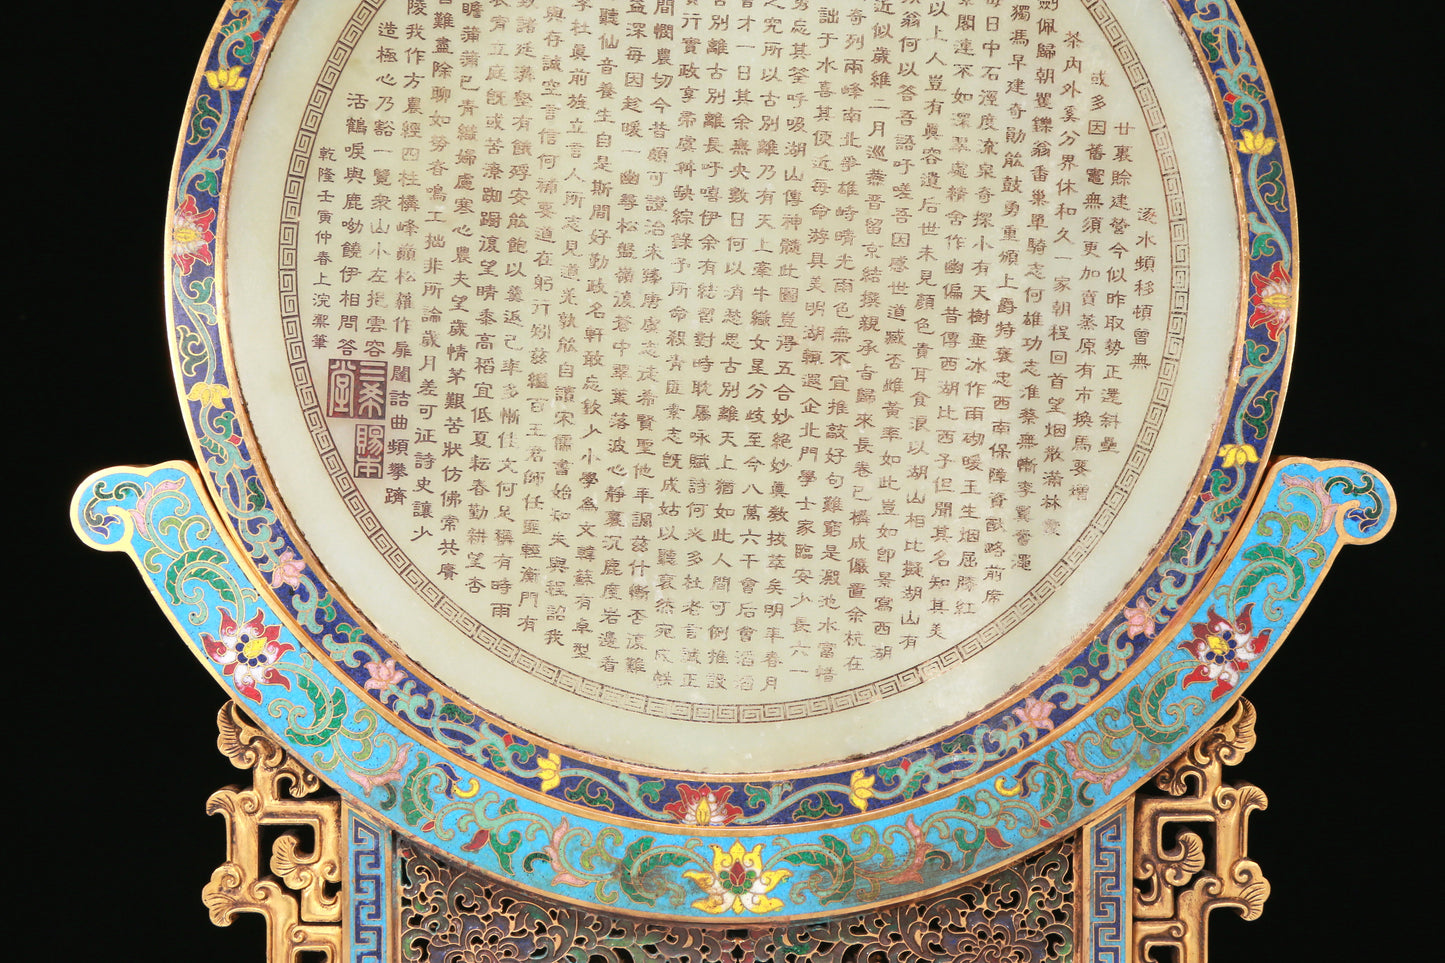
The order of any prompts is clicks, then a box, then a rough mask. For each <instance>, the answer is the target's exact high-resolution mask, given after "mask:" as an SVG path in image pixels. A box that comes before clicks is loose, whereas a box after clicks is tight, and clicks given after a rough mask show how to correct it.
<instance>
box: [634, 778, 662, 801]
mask: <svg viewBox="0 0 1445 963" xmlns="http://www.w3.org/2000/svg"><path fill="white" fill-rule="evenodd" d="M662 785H663V784H662V780H661V779H649V780H647V782H644V783H639V784H638V786H637V795H638V798H640V799H645V800H647V801H648V802H652V803H655V802H657V801H658V800H660V799H661V798H662Z"/></svg>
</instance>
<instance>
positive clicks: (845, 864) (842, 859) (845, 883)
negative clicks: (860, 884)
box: [818, 836, 857, 903]
mask: <svg viewBox="0 0 1445 963" xmlns="http://www.w3.org/2000/svg"><path fill="white" fill-rule="evenodd" d="M819 841H820V842H821V843H822V844H823V846H824V848H826V849H827V850H828V851H829V852H830V853H832V854H833V856H834V857H835V858H836V859H837V860H838V868H837V869H836V870H834V872H833V889H832V891H831V892H830V893H827V894H826V895H819V897H818V898H819V900H821V901H822V902H824V903H835V902H837V901H838V900H841V899H843V898H844V897H845V896H847V895H848V894H849V893H851V892H852V891H853V884H854V883H855V882H856V881H857V871H856V870H855V869H854V863H853V854H852V853H851V852H849V851H848V844H847V843H845V842H843V840H841V839H839V838H838V837H837V836H823V837H822V838H821V839H820V840H819Z"/></svg>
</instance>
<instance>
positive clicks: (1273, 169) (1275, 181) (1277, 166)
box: [1256, 160, 1289, 213]
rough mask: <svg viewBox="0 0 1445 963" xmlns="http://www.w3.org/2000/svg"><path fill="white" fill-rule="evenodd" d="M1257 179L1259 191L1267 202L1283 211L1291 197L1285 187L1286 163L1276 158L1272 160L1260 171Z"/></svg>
mask: <svg viewBox="0 0 1445 963" xmlns="http://www.w3.org/2000/svg"><path fill="white" fill-rule="evenodd" d="M1256 181H1257V182H1258V184H1259V193H1260V195H1261V196H1262V197H1263V198H1264V199H1265V202H1266V203H1267V204H1269V206H1270V207H1272V208H1274V209H1275V210H1276V211H1279V212H1281V213H1283V212H1284V210H1285V208H1286V206H1287V204H1286V200H1287V199H1288V197H1289V194H1288V193H1287V192H1286V191H1285V189H1284V165H1283V164H1281V163H1280V162H1279V161H1276V160H1272V161H1270V162H1269V163H1268V164H1267V165H1265V166H1264V169H1263V170H1262V171H1260V173H1259V176H1258V177H1257V178H1256Z"/></svg>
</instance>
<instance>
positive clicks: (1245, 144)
mask: <svg viewBox="0 0 1445 963" xmlns="http://www.w3.org/2000/svg"><path fill="white" fill-rule="evenodd" d="M1234 146H1235V147H1237V148H1239V152H1240V153H1241V154H1268V153H1269V152H1270V151H1272V150H1274V138H1273V137H1266V136H1264V131H1262V130H1246V131H1241V132H1240V135H1239V140H1237V141H1235V143H1234Z"/></svg>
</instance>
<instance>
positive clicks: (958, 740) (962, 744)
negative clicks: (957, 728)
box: [938, 732, 973, 755]
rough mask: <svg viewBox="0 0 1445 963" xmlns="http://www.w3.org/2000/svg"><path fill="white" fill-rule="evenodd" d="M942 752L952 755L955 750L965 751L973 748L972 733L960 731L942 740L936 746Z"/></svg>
mask: <svg viewBox="0 0 1445 963" xmlns="http://www.w3.org/2000/svg"><path fill="white" fill-rule="evenodd" d="M938 748H939V749H940V750H941V751H942V752H944V753H947V754H949V755H952V754H953V753H955V752H967V751H969V750H970V749H972V748H973V733H971V732H960V733H959V734H958V735H956V736H954V737H953V738H952V739H949V740H948V741H946V742H944V743H943V745H941V746H939V747H938Z"/></svg>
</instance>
